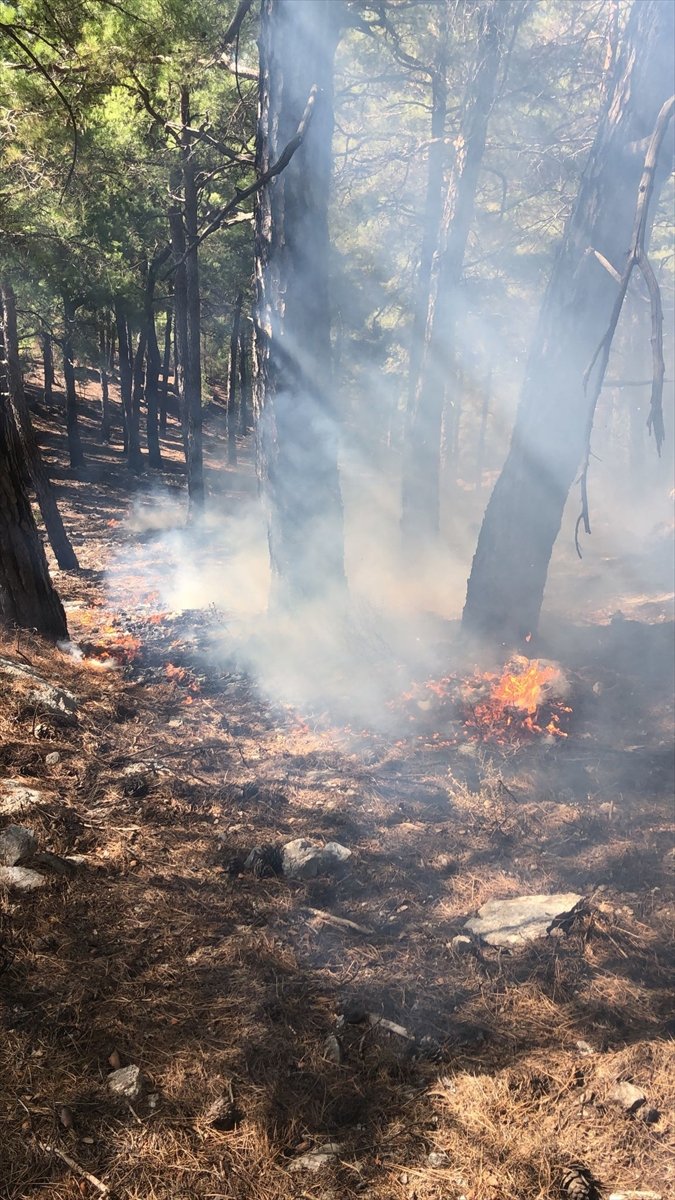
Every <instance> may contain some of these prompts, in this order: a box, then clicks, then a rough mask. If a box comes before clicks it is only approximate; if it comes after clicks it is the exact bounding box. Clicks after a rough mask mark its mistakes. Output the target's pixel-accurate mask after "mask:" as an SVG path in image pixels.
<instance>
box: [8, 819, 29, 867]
mask: <svg viewBox="0 0 675 1200" xmlns="http://www.w3.org/2000/svg"><path fill="white" fill-rule="evenodd" d="M36 850H37V838H36V836H35V834H34V833H33V830H32V829H27V828H26V826H25V825H8V826H7V828H6V829H3V831H2V833H0V864H2V866H5V867H14V866H16V864H17V863H20V862H23V861H25V859H27V858H31V857H32V856H33V854H35V851H36Z"/></svg>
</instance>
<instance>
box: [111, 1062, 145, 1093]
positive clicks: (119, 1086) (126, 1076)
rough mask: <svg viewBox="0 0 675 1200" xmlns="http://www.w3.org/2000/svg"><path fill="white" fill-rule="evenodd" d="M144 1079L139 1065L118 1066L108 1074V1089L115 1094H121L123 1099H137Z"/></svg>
mask: <svg viewBox="0 0 675 1200" xmlns="http://www.w3.org/2000/svg"><path fill="white" fill-rule="evenodd" d="M144 1086H145V1080H144V1078H143V1072H142V1071H141V1068H140V1067H137V1066H134V1065H132V1066H130V1067H120V1069H119V1071H113V1072H112V1073H111V1074H110V1075H109V1076H108V1090H109V1091H111V1092H112V1093H113V1095H115V1096H123V1097H124V1099H125V1100H138V1097H139V1096H140V1095H142V1093H143V1088H144Z"/></svg>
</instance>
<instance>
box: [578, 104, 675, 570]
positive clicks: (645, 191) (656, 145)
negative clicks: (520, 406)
mask: <svg viewBox="0 0 675 1200" xmlns="http://www.w3.org/2000/svg"><path fill="white" fill-rule="evenodd" d="M673 112H675V96H671V97H670V99H669V100H666V101H665V103H664V104H663V105H662V107H661V111H660V112H659V115H658V117H657V118H656V124H655V125H654V131H653V133H652V135H651V137H650V139H649V144H648V146H647V152H646V154H645V161H644V166H643V168H642V176H641V178H640V186H639V188H638V199H637V205H636V209H635V220H634V223H633V236H632V239H631V248H630V251H629V253H628V262H627V263H626V267H625V269H624V272H623V275H622V276H621V279H620V283H619V293H618V295H617V297H616V300H615V301H614V307H613V309H612V313H611V316H610V319H609V325H608V326H607V331H606V333H605V335H604V337H603V338H602V340H601V341H600V344H599V346H598V348H597V350H596V351H595V354H594V355H593V357H592V359H591V361H590V363H589V364H588V367H587V368H586V371H585V373H584V393H587V392H588V384H589V380H590V378H591V375H592V374H593V370H594V368H595V367H596V365H597V368H598V369H597V372H596V375H595V381H594V384H593V389H592V392H591V397H590V404H589V409H588V418H587V422H586V452H585V455H584V463H583V467H582V469H581V475H580V476H579V485H580V489H581V512H580V513H579V516H578V518H577V523H576V526H575V528H574V545H575V547H576V551H577V554H578V555H579V558H581V557H582V554H581V547H580V546H579V530H580V528H581V526H582V525H583V527H584V532H585V533H587V534H590V532H591V521H590V514H589V506H588V471H589V467H590V462H591V454H592V451H591V437H592V433H593V422H594V419H595V411H596V408H597V405H598V398H599V396H600V392H601V391H602V386H603V383H604V380H605V373H606V371H607V364H608V362H609V355H610V351H611V348H612V342H613V341H614V335H615V333H616V328H617V325H618V324H619V317H620V316H621V311H622V309H623V305H624V301H625V299H626V293H627V291H628V284H629V283H630V280H631V275H632V274H633V271H634V269H635V267H637V268H638V269H639V271H640V272H641V274H642V277H643V279H644V281H645V283H646V285H647V289H648V291H649V302H650V309H651V317H652V337H651V342H652V395H651V404H650V409H649V420H648V421H647V427H648V429H649V431H650V432H651V431H652V430H653V431H654V439H655V441H656V449H657V451H658V453H659V454H660V453H661V446H662V445H663V441H664V437H665V431H664V425H663V380H664V377H665V373H666V368H665V363H664V359H663V306H662V304H661V291H660V288H659V285H658V281H657V279H656V276H655V274H654V271H653V270H652V266H651V263H650V262H649V259H648V257H647V251H646V249H645V241H646V237H647V227H648V226H647V218H648V215H649V203H650V200H651V198H652V193H653V191H654V180H655V177H656V164H657V160H658V156H659V151H660V149H661V144H662V142H663V139H664V137H665V134H666V130H667V128H668V125H669V123H670V119H671V117H672V115H673ZM593 253H594V254H595V257H596V258H598V259H599V261H600V262H601V263H602V265H603V266H604V267H605V269H606V270H609V271H610V273H611V274H612V277H614V275H615V274H616V273H615V272H614V270H613V269H612V268H611V266H610V264H609V263H608V262H607V260H606V259H604V258H603V256H602V255H600V254H599V253H598V251H597V250H594V251H593Z"/></svg>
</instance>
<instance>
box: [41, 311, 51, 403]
mask: <svg viewBox="0 0 675 1200" xmlns="http://www.w3.org/2000/svg"><path fill="white" fill-rule="evenodd" d="M40 341H41V343H42V373H43V377H44V390H43V393H42V394H43V399H44V402H45V404H46V405H48V406H50V407H51V405H52V404H53V403H54V349H53V346H52V335H51V333H48V332H47V330H46V329H45V330H44V331H43V333H42V334H41V337H40Z"/></svg>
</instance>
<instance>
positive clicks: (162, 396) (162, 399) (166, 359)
mask: <svg viewBox="0 0 675 1200" xmlns="http://www.w3.org/2000/svg"><path fill="white" fill-rule="evenodd" d="M172 317H173V312H172V309H171V305H170V303H169V304H168V305H167V309H166V324H165V326H164V355H163V358H162V383H161V387H160V391H159V433H160V437H164V436H165V435H166V407H167V400H168V395H169V366H170V363H171V324H172Z"/></svg>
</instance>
